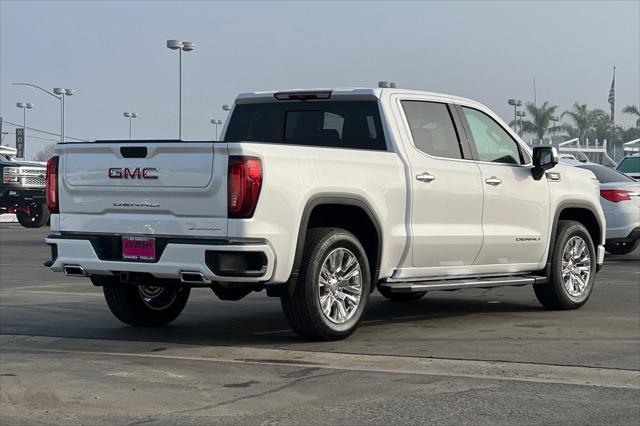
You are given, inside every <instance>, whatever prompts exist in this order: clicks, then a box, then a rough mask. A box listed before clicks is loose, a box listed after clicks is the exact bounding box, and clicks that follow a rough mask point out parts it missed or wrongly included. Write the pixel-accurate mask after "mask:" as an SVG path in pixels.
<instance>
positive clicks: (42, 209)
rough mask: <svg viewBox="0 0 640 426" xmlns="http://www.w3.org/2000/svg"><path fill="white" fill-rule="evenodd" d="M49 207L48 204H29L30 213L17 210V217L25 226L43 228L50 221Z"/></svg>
mask: <svg viewBox="0 0 640 426" xmlns="http://www.w3.org/2000/svg"><path fill="white" fill-rule="evenodd" d="M49 216H50V213H49V209H48V208H47V205H46V204H43V203H33V204H31V205H30V206H29V214H24V213H23V212H21V211H17V212H16V218H17V219H18V222H19V223H20V225H22V226H24V227H25V228H41V227H43V226H44V225H46V224H47V222H48V221H49Z"/></svg>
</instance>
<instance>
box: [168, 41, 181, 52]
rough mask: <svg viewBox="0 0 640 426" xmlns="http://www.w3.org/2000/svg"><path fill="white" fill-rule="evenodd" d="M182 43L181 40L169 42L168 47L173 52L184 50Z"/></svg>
mask: <svg viewBox="0 0 640 426" xmlns="http://www.w3.org/2000/svg"><path fill="white" fill-rule="evenodd" d="M182 46H183V44H182V41H180V40H167V47H168V48H169V49H171V50H178V49H182Z"/></svg>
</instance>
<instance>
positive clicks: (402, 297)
mask: <svg viewBox="0 0 640 426" xmlns="http://www.w3.org/2000/svg"><path fill="white" fill-rule="evenodd" d="M378 291H379V292H380V294H381V295H383V296H384V297H385V298H387V299H389V300H390V301H392V302H410V301H412V300H420V299H422V298H423V297H424V295H425V294H427V292H426V291H421V292H418V293H393V292H390V291H389V289H387V288H385V287H380V286H378Z"/></svg>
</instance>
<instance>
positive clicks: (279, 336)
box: [0, 295, 542, 347]
mask: <svg viewBox="0 0 640 426" xmlns="http://www.w3.org/2000/svg"><path fill="white" fill-rule="evenodd" d="M498 300H499V298H498ZM247 302H248V303H243V302H240V303H233V302H218V301H213V300H212V301H209V302H208V303H207V301H206V300H204V299H203V298H198V299H196V300H192V301H190V302H189V303H188V304H187V308H186V309H185V311H184V312H183V314H182V315H181V317H179V318H178V319H177V320H176V321H175V322H174V323H172V324H170V325H168V326H165V327H160V328H137V327H129V326H126V325H124V324H122V323H120V322H118V321H117V320H116V319H115V318H113V317H112V316H111V313H110V312H109V311H108V308H107V307H106V304H105V303H104V302H103V301H102V300H100V301H98V300H96V301H95V302H93V301H92V302H91V303H83V304H81V303H78V302H70V303H52V304H47V305H38V306H34V305H10V306H5V307H4V315H3V319H4V321H3V322H2V325H1V327H0V330H1V332H2V333H3V334H24V335H34V336H52V337H70V338H92V339H110V340H124V341H154V342H165V343H174V344H192V345H260V346H272V345H273V346H278V345H287V344H301V343H302V344H303V343H304V340H303V339H301V338H300V337H298V336H297V335H296V334H295V333H293V331H291V330H290V329H289V326H288V324H287V322H286V320H285V318H284V316H283V314H282V312H281V310H280V303H279V301H278V300H277V299H267V300H260V299H259V298H258V297H254V298H249V300H247ZM541 311H542V307H540V306H539V305H537V304H536V303H535V302H534V301H533V300H532V301H531V302H530V303H515V302H513V299H511V300H510V301H508V302H504V301H500V302H498V301H497V300H496V301H490V300H487V299H486V298H474V297H457V298H439V297H438V296H437V295H433V296H431V295H427V296H426V297H425V298H423V299H422V300H419V301H414V302H389V301H387V300H385V299H382V298H381V297H379V296H375V297H373V298H372V300H371V301H370V304H369V309H368V312H367V315H366V317H365V319H364V322H363V324H362V325H361V327H360V329H359V330H358V331H357V332H356V333H355V334H354V335H353V336H351V337H350V338H349V340H351V341H358V340H362V339H367V338H368V337H371V336H372V335H375V334H377V333H393V334H394V335H396V336H401V335H403V334H406V335H407V338H409V336H410V335H414V334H415V333H416V329H422V330H421V333H423V337H428V335H429V331H430V330H433V329H441V330H446V329H447V328H448V327H452V326H453V327H466V326H473V327H478V326H480V327H484V326H485V325H486V327H488V328H492V327H494V326H495V325H496V323H504V321H505V320H506V321H509V317H510V315H507V317H505V314H516V315H517V314H518V313H528V315H529V316H530V315H531V313H533V312H541ZM526 316H527V315H523V317H526ZM512 320H513V321H514V323H515V322H518V321H519V319H512ZM336 345H340V343H339V342H338V343H336V342H333V344H332V346H334V347H335V346H336Z"/></svg>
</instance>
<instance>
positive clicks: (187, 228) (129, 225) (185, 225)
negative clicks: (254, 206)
mask: <svg viewBox="0 0 640 426" xmlns="http://www.w3.org/2000/svg"><path fill="white" fill-rule="evenodd" d="M227 160H228V154H227V146H226V144H224V143H215V144H214V143H213V142H177V141H176V142H158V141H154V142H151V141H149V142H145V141H135V142H134V141H131V142H129V141H123V142H108V143H104V142H98V143H81V144H75V143H73V144H65V145H63V146H62V156H61V163H60V174H61V179H60V181H59V191H60V212H61V214H60V218H59V219H60V225H59V227H60V229H59V230H60V231H63V232H64V231H66V232H82V233H119V234H138V235H179V236H196V235H197V236H200V237H202V236H215V237H218V236H226V234H227Z"/></svg>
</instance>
